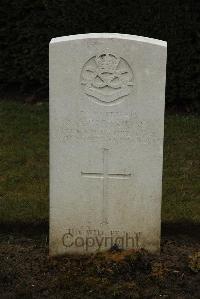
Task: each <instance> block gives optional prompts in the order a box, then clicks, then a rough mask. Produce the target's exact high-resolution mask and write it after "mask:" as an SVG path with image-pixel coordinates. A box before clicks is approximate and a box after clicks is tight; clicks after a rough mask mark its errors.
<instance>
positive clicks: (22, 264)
mask: <svg viewBox="0 0 200 299" xmlns="http://www.w3.org/2000/svg"><path fill="white" fill-rule="evenodd" d="M171 229H172V228H170V231H171ZM171 232H172V231H171ZM171 232H168V231H164V232H163V237H162V242H161V254H160V255H152V254H149V253H147V252H146V251H144V250H140V251H133V250H132V251H131V250H129V251H117V250H116V251H108V252H106V253H99V254H96V255H90V256H63V257H57V258H51V257H49V256H48V240H47V232H45V231H40V232H36V233H33V232H31V234H27V233H23V232H21V233H20V232H19V231H18V232H15V233H13V232H10V233H8V232H6V231H5V230H3V231H0V298H1V299H5V298H20V299H22V298H52V299H53V298H72V299H73V298H95V299H98V298H106V299H109V298H129V299H130V298H176V299H177V298H178V299H179V298H180V299H182V298H200V272H199V270H200V241H199V239H198V236H197V235H191V234H183V233H174V234H173V233H171Z"/></svg>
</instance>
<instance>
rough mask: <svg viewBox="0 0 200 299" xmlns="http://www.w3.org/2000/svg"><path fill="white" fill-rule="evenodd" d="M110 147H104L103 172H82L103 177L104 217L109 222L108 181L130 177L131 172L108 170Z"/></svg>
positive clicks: (95, 177)
mask: <svg viewBox="0 0 200 299" xmlns="http://www.w3.org/2000/svg"><path fill="white" fill-rule="evenodd" d="M108 151H109V150H108V149H106V148H104V149H103V172H98V173H97V172H82V171H81V175H82V176H83V177H86V178H93V179H102V180H103V202H102V217H103V223H104V224H107V223H108V217H107V213H106V212H107V201H108V181H109V179H123V180H124V179H128V178H130V177H131V173H109V171H108Z"/></svg>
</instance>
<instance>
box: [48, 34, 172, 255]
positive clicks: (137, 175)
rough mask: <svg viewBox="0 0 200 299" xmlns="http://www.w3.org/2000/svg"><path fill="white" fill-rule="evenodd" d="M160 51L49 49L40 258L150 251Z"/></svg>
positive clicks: (126, 38)
mask: <svg viewBox="0 0 200 299" xmlns="http://www.w3.org/2000/svg"><path fill="white" fill-rule="evenodd" d="M166 47H167V46H166V42H164V41H160V40H155V39H151V38H146V37H139V36H131V35H124V34H117V33H116V34H110V33H109V34H108V33H102V34H81V35H74V36H67V37H58V38H54V39H52V41H51V43H50V254H51V255H58V254H64V253H88V252H95V251H98V250H100V251H102V250H107V249H109V248H111V247H112V246H115V247H116V246H117V247H119V248H124V249H129V248H136V249H138V248H145V249H147V250H149V251H151V252H156V251H159V246H160V226H161V195H162V161H163V131H164V103H165V73H166V53H167V51H166V50H167V48H166Z"/></svg>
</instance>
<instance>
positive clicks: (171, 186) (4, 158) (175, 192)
mask: <svg viewBox="0 0 200 299" xmlns="http://www.w3.org/2000/svg"><path fill="white" fill-rule="evenodd" d="M0 119H1V126H0V140H1V147H0V160H1V168H0V169H1V170H0V222H1V223H12V222H25V223H28V222H30V223H33V222H43V221H48V213H49V211H48V206H49V202H48V176H49V169H48V147H49V145H48V103H42V104H41V103H38V104H36V105H30V104H23V103H17V102H12V101H0ZM162 221H163V222H176V223H177V222H192V223H200V120H199V118H198V116H183V115H169V116H166V120H165V144H164V176H163V205H162Z"/></svg>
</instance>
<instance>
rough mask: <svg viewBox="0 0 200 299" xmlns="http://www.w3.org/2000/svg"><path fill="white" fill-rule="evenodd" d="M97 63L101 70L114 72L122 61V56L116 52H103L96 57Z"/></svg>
mask: <svg viewBox="0 0 200 299" xmlns="http://www.w3.org/2000/svg"><path fill="white" fill-rule="evenodd" d="M95 61H96V64H97V66H98V68H99V69H100V70H103V71H105V72H114V71H115V70H116V68H117V66H118V64H119V62H120V58H119V57H117V56H116V55H115V54H111V53H106V52H105V53H103V54H100V55H98V56H96V57H95Z"/></svg>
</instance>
